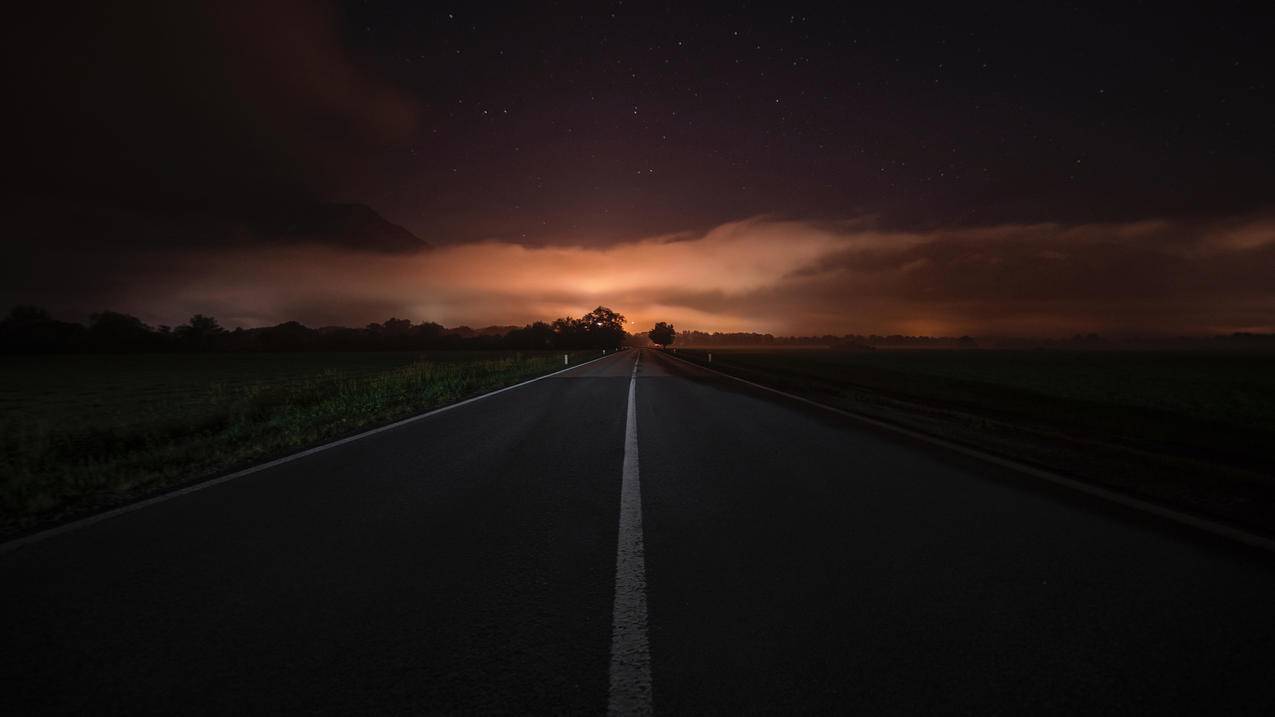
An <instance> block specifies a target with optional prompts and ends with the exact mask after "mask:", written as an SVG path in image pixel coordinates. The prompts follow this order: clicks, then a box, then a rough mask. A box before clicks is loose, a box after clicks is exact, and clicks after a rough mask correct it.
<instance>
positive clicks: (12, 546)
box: [0, 354, 615, 555]
mask: <svg viewBox="0 0 1275 717" xmlns="http://www.w3.org/2000/svg"><path fill="white" fill-rule="evenodd" d="M611 355H612V356H613V357H614V356H615V354H611ZM604 358H606V356H599V357H597V358H592V359H589V360H588V361H585V362H584V363H578V364H576V365H575V366H570V367H568V368H564V369H559V370H557V371H554V372H553V373H547V374H545V375H543V376H537V377H535V378H533V379H528V380H526V381H523V382H522V383H516V384H514V385H512V386H505V387H504V388H498V389H496V390H495V391H489V392H487V393H484V394H481V395H479V396H474V397H472V398H467V399H465V400H464V401H458V402H456V403H451V404H448V405H446V406H442V407H441V408H435V409H433V410H430V411H426V412H425V413H419V414H417V415H415V416H410V417H408V418H404V419H402V420H401V421H395V422H394V423H389V424H386V425H384V426H380V427H377V428H373V429H371V430H368V431H364V432H362V433H358V434H355V435H353V436H346V437H345V438H341V439H338V440H335V441H332V442H331V443H324V444H323V445H321V446H315V447H314V448H309V449H306V450H304V451H301V452H299V453H293V454H291V455H287V456H284V457H282V458H276V459H275V460H272V461H269V462H267V463H262V464H260V465H256V466H252V467H250V468H245V469H243V470H241V471H235V472H234V473H230V474H228V475H224V476H220V477H218V478H210V479H208V480H206V481H203V482H201V483H195V484H194V485H188V486H186V487H185V488H178V489H177V490H174V491H170V492H168V493H162V494H160V495H157V496H154V497H151V498H147V499H146V500H141V501H138V502H136V503H129V504H128V505H124V506H120V507H119V508H115V509H113V510H108V511H106V512H104V513H98V514H96V515H90V516H88V517H87V518H81V519H79V520H75V521H72V522H70V523H66V524H65V525H59V526H57V527H54V528H49V529H48V530H41V531H40V532H38V533H32V534H30V535H27V536H23V537H21V538H14V539H13V540H10V541H9V542H7V543H0V555H4V554H5V553H9V552H12V551H14V550H17V549H18V548H22V547H25V546H27V545H31V544H32V543H38V542H40V541H42V540H47V539H49V538H52V537H54V536H58V535H62V534H64V533H70V532H72V531H76V530H80V529H82V528H87V527H89V526H90V525H93V524H95V523H101V522H102V521H104V520H110V519H111V518H117V517H119V516H121V515H124V514H125V513H132V512H133V511H135V510H141V509H142V508H149V507H150V506H152V505H156V504H158V503H163V502H165V501H169V500H172V499H173V498H179V497H181V496H183V495H188V494H190V493H195V492H198V491H201V490H203V489H205V488H211V487H213V486H215V485H220V484H222V483H227V482H229V481H232V480H234V479H236V478H242V477H244V476H247V475H252V474H253V473H259V472H261V471H264V470H267V469H269V468H274V467H275V466H278V465H283V464H284V463H290V462H292V461H295V460H297V459H299V458H305V457H306V456H312V455H314V454H315V453H321V452H323V451H326V450H328V449H329V448H336V447H337V446H343V445H345V444H346V443H353V442H354V441H357V440H359V439H360V438H367V437H368V436H371V435H375V434H377V433H384V432H385V431H390V430H393V429H395V428H399V427H402V426H406V425H407V424H409V423H415V422H416V421H420V420H423V419H426V418H429V417H431V416H437V415H438V414H440V413H445V412H447V411H450V410H452V409H453V408H460V407H461V406H464V405H465V404H468V403H473V402H475V401H481V400H483V399H484V398H491V397H492V396H495V395H496V394H499V393H504V392H505V391H512V390H514V389H515V388H522V387H523V386H526V385H527V384H530V383H535V382H536V381H540V380H542V379H546V378H550V377H553V376H557V375H558V374H560V373H565V372H567V371H574V370H576V369H578V368H580V367H581V366H585V365H588V364H591V363H593V362H594V361H600V360H602V359H604Z"/></svg>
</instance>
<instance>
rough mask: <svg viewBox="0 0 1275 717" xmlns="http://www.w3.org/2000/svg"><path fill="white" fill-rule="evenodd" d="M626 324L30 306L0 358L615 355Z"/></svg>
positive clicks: (594, 315)
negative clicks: (237, 318)
mask: <svg viewBox="0 0 1275 717" xmlns="http://www.w3.org/2000/svg"><path fill="white" fill-rule="evenodd" d="M624 323H625V319H624V316H623V315H622V314H619V313H616V312H615V311H612V310H611V309H609V308H607V307H605V306H599V307H597V308H596V309H594V310H593V311H590V312H589V313H587V314H585V315H584V316H581V317H579V318H574V317H570V316H564V317H562V318H559V319H555V320H553V321H550V322H545V321H536V322H533V323H530V324H527V325H525V326H492V327H487V328H484V329H472V328H469V327H467V326H460V327H456V328H450V329H449V328H446V327H444V326H443V325H441V324H437V323H434V322H432V321H425V322H422V323H419V324H417V323H413V322H412V321H411V320H409V319H400V318H390V319H386V320H385V321H384V322H380V323H372V324H368V325H367V326H365V327H363V328H351V327H343V326H328V327H323V328H318V329H314V328H310V327H308V326H305V325H303V324H301V323H299V322H296V321H288V322H285V323H282V324H278V325H277V326H267V327H261V328H253V329H243V328H237V329H233V330H228V329H226V328H224V327H223V326H221V324H220V323H219V322H218V321H217V319H215V318H214V317H211V316H206V315H204V314H195V315H194V316H192V317H191V318H190V320H189V321H187V322H186V323H184V324H182V325H180V326H175V327H169V326H150V325H148V324H146V323H145V322H143V321H142V320H141V319H139V318H137V317H136V316H133V315H131V314H125V313H120V312H116V311H102V312H99V313H95V314H92V315H91V316H90V317H89V320H88V322H87V323H78V322H73V321H61V320H58V319H55V318H53V317H52V316H50V315H49V313H48V312H47V311H45V310H44V309H41V308H39V307H33V306H17V307H14V308H13V310H12V311H10V312H9V315H8V316H7V317H5V318H4V319H3V320H0V352H2V353H111V352H121V353H123V352H130V353H131V352H165V351H173V352H181V351H188V352H203V351H228V352H234V351H360V350H362V351H392V350H404V349H418V350H423V349H473V350H482V349H515V350H537V349H540V350H548V349H554V350H557V349H562V350H584V349H611V348H617V347H619V346H621V345H622V344H624V343H625V341H626V340H627V339H628V338H629V335H628V333H627V332H626V331H625V330H624Z"/></svg>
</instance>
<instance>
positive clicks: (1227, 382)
mask: <svg viewBox="0 0 1275 717" xmlns="http://www.w3.org/2000/svg"><path fill="white" fill-rule="evenodd" d="M707 353H708V352H707V350H691V349H681V350H679V351H678V353H677V355H678V356H680V357H682V358H685V359H689V360H693V361H696V362H699V363H703V362H705V361H706V360H707ZM712 354H713V362H712V366H713V368H716V369H718V370H721V371H725V372H727V373H731V374H734V375H738V376H740V377H741V378H746V379H749V380H753V381H756V382H758V383H763V384H766V385H771V386H775V387H777V388H781V389H784V390H788V391H790V392H793V393H797V394H799V395H803V396H807V397H809V398H812V399H815V400H818V401H821V402H824V403H828V404H830V405H835V406H838V407H842V408H847V409H850V410H854V411H857V412H860V413H863V414H867V415H871V416H873V417H876V418H881V419H885V420H889V421H892V422H895V423H899V424H902V425H906V426H908V427H911V428H914V429H919V430H923V431H925V432H927V433H931V434H934V435H939V436H941V437H944V438H947V439H949V440H956V441H959V442H962V443H966V444H970V445H974V446H977V447H980V448H984V449H987V450H991V451H993V452H997V453H1001V454H1005V455H1008V456H1011V457H1014V458H1018V459H1020V460H1025V461H1029V462H1032V463H1036V464H1039V465H1043V466H1046V467H1049V468H1052V469H1055V470H1058V471H1060V472H1063V473H1066V474H1070V475H1073V476H1076V477H1081V478H1084V479H1086V480H1089V481H1091V482H1096V483H1100V484H1102V485H1104V486H1105V487H1109V488H1116V489H1118V490H1121V491H1123V492H1126V493H1130V494H1134V495H1138V496H1139V497H1144V498H1151V499H1155V500H1157V501H1159V502H1164V503H1168V504H1172V505H1175V506H1177V507H1182V508H1188V509H1191V510H1193V511H1195V512H1202V513H1207V514H1210V515H1212V516H1214V517H1220V518H1224V519H1227V520H1231V521H1235V522H1239V523H1242V524H1244V525H1246V526H1248V527H1251V528H1255V529H1260V530H1263V531H1264V532H1268V533H1269V532H1275V451H1273V450H1272V449H1273V447H1275V356H1272V355H1271V354H1262V353H1221V352H1211V351H1194V352H1155V351H977V350H970V351H960V350H877V351H862V352H837V351H831V350H824V349H809V350H804V349H790V350H751V349H725V350H723V349H713V350H712Z"/></svg>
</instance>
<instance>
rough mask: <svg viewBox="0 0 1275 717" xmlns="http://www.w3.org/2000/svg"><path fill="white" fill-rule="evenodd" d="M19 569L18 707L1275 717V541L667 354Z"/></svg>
mask: <svg viewBox="0 0 1275 717" xmlns="http://www.w3.org/2000/svg"><path fill="white" fill-rule="evenodd" d="M639 356H640V365H639V366H638V370H637V372H636V378H633V377H634V375H635V373H634V366H635V362H638V361H639ZM631 388H632V391H631ZM631 395H632V396H633V397H634V403H633V410H632V411H630V410H629V409H630V403H629V401H630V396H631ZM634 424H635V425H634ZM626 453H627V454H628V456H627V458H628V460H626ZM622 487H623V490H622ZM639 490H640V493H639V492H638V491H639ZM622 496H623V499H622ZM634 500H636V501H637V502H636V503H634V502H633V501H634ZM626 501H627V503H626ZM625 505H628V507H629V508H630V510H627V511H626V510H624V508H623V506H625ZM634 505H636V506H637V508H636V509H632V508H633V506H634ZM617 565H618V566H620V567H619V568H618V569H617ZM0 585H2V586H3V587H2V588H0V589H2V591H3V593H2V594H3V600H4V603H3V612H0V655H2V657H0V660H2V663H3V664H0V668H2V669H0V675H3V677H0V679H3V681H4V684H3V685H2V689H0V713H3V714H8V715H19V714H33V713H64V714H65V713H127V714H202V713H214V714H215V713H232V712H233V713H249V714H262V713H280V712H287V713H294V712H297V713H315V712H317V713H394V712H403V713H416V714H418V713H422V712H427V713H428V712H435V713H457V712H463V713H473V712H514V713H526V712H552V713H563V712H566V713H593V714H596V713H602V712H605V711H607V709H608V705H609V706H610V707H611V708H612V709H615V710H626V711H635V712H642V711H646V710H649V709H653V710H654V711H655V712H657V713H687V714H695V713H705V712H725V713H732V712H758V711H769V712H792V711H800V712H858V713H866V714H881V713H905V714H906V713H912V714H916V713H926V714H928V713H965V714H980V715H981V714H994V713H1003V714H1042V713H1072V714H1094V713H1129V712H1140V713H1158V714H1164V713H1187V714H1201V713H1245V714H1275V679H1272V677H1271V664H1270V660H1271V655H1272V654H1275V560H1272V556H1270V555H1269V554H1266V553H1262V552H1259V551H1256V550H1253V549H1244V548H1239V547H1236V546H1233V545H1231V544H1228V543H1226V542H1225V541H1223V540H1221V539H1218V538H1213V537H1209V536H1207V535H1204V534H1200V533H1196V532H1194V531H1192V530H1190V529H1186V528H1179V527H1175V526H1173V525H1169V524H1167V523H1165V522H1163V521H1161V520H1159V519H1155V518H1149V517H1145V516H1141V515H1138V514H1135V513H1133V512H1132V511H1129V510H1127V509H1124V508H1117V507H1112V506H1108V505H1104V504H1102V503H1100V502H1098V501H1097V500H1095V499H1092V498H1086V497H1082V496H1076V495H1073V494H1069V493H1067V492H1066V491H1064V490H1063V489H1060V488H1056V487H1051V486H1049V485H1047V484H1044V483H1042V482H1040V481H1037V480H1035V479H1031V478H1028V477H1024V476H1020V475H1015V474H1012V473H1010V472H1008V471H1006V470H1004V469H997V468H993V467H990V466H988V465H985V464H981V463H980V462H978V461H976V460H974V459H971V458H968V457H959V456H954V455H950V454H948V453H947V452H945V451H942V450H940V449H935V448H930V447H927V446H925V445H924V444H920V443H918V442H915V441H913V440H911V439H905V438H899V437H895V436H892V435H890V434H888V433H883V432H880V431H878V430H876V429H869V428H864V427H862V426H859V425H856V424H854V423H853V422H851V421H850V420H849V419H845V418H841V417H838V416H835V415H833V414H826V413H821V412H820V411H819V409H817V408H813V407H810V406H805V405H802V404H800V403H796V402H788V401H786V400H784V399H783V398H781V397H775V396H773V395H768V394H765V393H762V392H758V391H756V390H755V389H751V388H749V387H747V386H744V385H742V384H739V383H737V382H733V381H730V380H729V379H726V378H724V377H721V376H718V375H715V374H712V373H709V372H706V371H704V370H703V369H700V368H697V367H693V366H690V365H688V364H685V363H682V362H678V361H676V360H675V359H673V358H670V357H668V356H664V355H662V354H660V353H657V352H654V351H625V352H621V353H618V354H616V355H613V356H608V357H606V358H604V359H601V360H598V361H594V362H592V363H589V364H586V365H583V366H581V367H579V368H577V369H573V370H570V371H567V372H564V373H560V374H558V375H555V376H552V377H549V378H546V379H543V380H540V381H536V382H533V383H530V384H527V385H525V386H521V387H519V388H516V389H513V390H510V391H506V392H504V393H501V394H498V395H494V396H491V397H489V398H486V399H483V400H480V401H475V402H472V403H469V404H466V405H464V406H460V407H458V408H456V409H454V410H451V411H447V412H444V413H440V414H437V415H435V416H430V417H427V418H424V419H422V420H419V421H416V422H414V423H410V424H407V425H404V426H400V427H397V428H393V429H390V430H387V431H383V432H380V433H376V434H374V435H370V436H367V437H365V438H362V439H360V440H357V441H353V442H350V443H346V444H343V445H340V446H336V447H333V448H331V449H328V450H325V451H321V452H318V453H314V454H312V455H309V456H306V457H304V458H300V459H297V460H294V461H291V462H287V463H284V464H281V465H278V466H275V467H272V468H269V469H267V470H263V471H260V472H258V473H254V474H252V475H247V476H244V477H242V478H238V479H236V480H233V481H228V482H224V483H221V484H218V485H215V486H211V487H208V488H207V489H204V490H200V491H197V492H193V493H189V494H185V495H182V496H179V497H175V498H173V499H171V500H168V501H165V502H162V503H158V504H155V505H151V506H148V507H145V508H143V509H140V510H136V511H133V512H130V513H127V514H124V515H120V516H118V517H115V518H112V519H109V520H105V521H101V522H98V523H95V524H93V525H90V526H87V527H85V528H83V529H80V530H75V531H71V532H67V533H64V534H61V535H56V536H53V537H49V538H47V539H44V540H40V541H38V542H34V543H31V544H28V545H24V546H22V547H19V548H17V549H12V550H7V551H5V552H3V553H2V554H0ZM617 593H618V594H617ZM642 615H645V624H634V623H635V620H636V621H639V622H640V618H641V616H642ZM635 616H637V617H635Z"/></svg>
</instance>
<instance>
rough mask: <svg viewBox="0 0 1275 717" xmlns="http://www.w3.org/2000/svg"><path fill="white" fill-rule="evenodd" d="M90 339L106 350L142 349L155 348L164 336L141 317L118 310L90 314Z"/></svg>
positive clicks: (96, 345)
mask: <svg viewBox="0 0 1275 717" xmlns="http://www.w3.org/2000/svg"><path fill="white" fill-rule="evenodd" d="M88 335H89V341H90V342H92V344H93V346H94V347H95V348H98V349H102V350H106V351H129V350H132V351H141V350H146V349H152V348H155V347H156V346H157V345H158V343H159V341H161V340H162V337H160V335H159V334H158V333H156V332H155V331H153V330H152V329H151V327H149V326H147V325H146V324H145V323H143V322H142V320H141V319H139V318H137V317H136V316H133V315H132V314H122V313H120V312H118V311H102V312H99V313H96V314H93V315H91V316H89V330H88Z"/></svg>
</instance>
